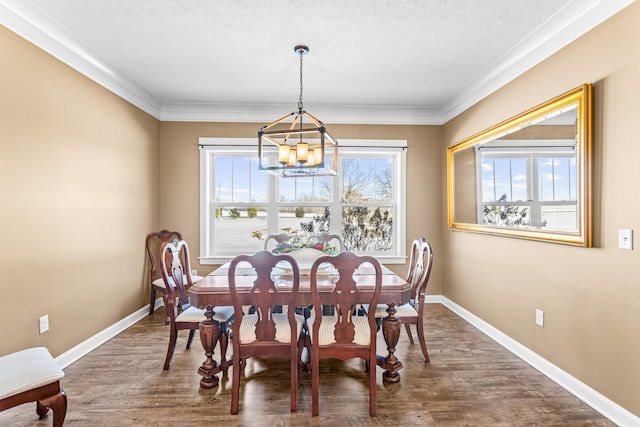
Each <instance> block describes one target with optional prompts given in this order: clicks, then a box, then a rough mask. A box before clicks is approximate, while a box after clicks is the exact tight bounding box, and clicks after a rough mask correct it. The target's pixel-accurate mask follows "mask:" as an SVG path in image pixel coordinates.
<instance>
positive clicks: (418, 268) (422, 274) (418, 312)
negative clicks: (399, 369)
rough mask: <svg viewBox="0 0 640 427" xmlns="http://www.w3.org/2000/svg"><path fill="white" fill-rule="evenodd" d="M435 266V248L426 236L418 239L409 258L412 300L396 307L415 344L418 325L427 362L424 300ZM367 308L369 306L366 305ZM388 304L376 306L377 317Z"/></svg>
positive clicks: (383, 312) (421, 345)
mask: <svg viewBox="0 0 640 427" xmlns="http://www.w3.org/2000/svg"><path fill="white" fill-rule="evenodd" d="M432 266H433V249H432V247H431V243H429V242H428V241H427V240H426V239H425V238H424V237H421V238H420V239H416V240H414V241H413V244H412V245H411V257H410V258H409V271H408V273H407V282H409V283H410V284H411V300H410V301H409V302H408V303H406V304H404V305H401V306H399V307H396V314H395V315H396V317H397V318H399V319H400V322H401V323H402V324H404V327H405V329H406V331H407V335H408V336H409V342H410V343H411V344H413V336H412V335H411V325H416V334H417V335H418V341H420V348H421V349H422V355H423V356H424V361H425V362H426V363H429V362H430V359H429V353H428V352H427V344H426V342H425V338H424V324H423V321H424V318H423V315H424V300H425V296H426V291H427V285H428V283H429V276H430V275H431V267H432ZM364 308H365V310H368V309H369V308H368V307H367V306H365V307H364ZM387 308H388V306H387V305H386V304H378V305H377V306H376V310H375V313H376V318H377V319H382V318H384V317H386V316H387Z"/></svg>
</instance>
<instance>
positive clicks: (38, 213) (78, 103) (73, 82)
mask: <svg viewBox="0 0 640 427" xmlns="http://www.w3.org/2000/svg"><path fill="white" fill-rule="evenodd" d="M0 52H2V54H0V94H1V95H0V153H1V154H0V199H1V200H2V202H1V205H0V224H1V225H2V229H3V230H2V231H3V232H2V234H3V239H2V243H1V244H0V259H1V260H2V261H1V262H0V291H1V293H2V295H3V304H2V309H1V310H0V325H2V327H0V354H6V353H9V352H12V351H17V350H21V349H23V348H26V347H34V346H45V347H48V348H49V350H50V351H51V353H52V354H53V355H54V356H58V355H60V354H61V353H63V352H65V351H67V350H69V349H70V348H72V347H74V346H75V345H77V344H79V343H81V342H82V341H84V340H86V339H88V338H90V337H92V336H93V335H95V334H96V333H98V332H100V331H102V330H104V329H105V328H107V327H109V326H111V325H113V324H114V323H116V322H117V321H119V320H121V319H123V318H124V317H125V316H127V315H129V314H131V313H133V312H134V311H136V310H138V309H140V308H141V307H143V306H144V305H145V304H146V303H147V302H148V301H147V298H148V290H147V286H145V284H144V283H143V274H144V267H145V264H144V262H145V258H144V257H145V254H144V243H143V242H144V237H145V235H146V233H147V232H148V231H149V230H152V229H155V228H157V227H158V224H159V213H158V208H159V186H158V164H159V161H160V158H159V140H160V127H159V122H158V120H156V119H154V118H153V117H151V116H149V115H147V114H145V113H143V112H141V111H140V110H139V109H137V108H135V107H133V106H132V105H131V104H129V103H128V102H126V101H123V100H122V99H121V98H119V97H118V96H116V95H114V94H112V93H111V92H109V91H107V90H106V89H104V88H103V87H101V86H99V85H97V84H96V83H94V82H93V81H91V80H89V79H87V78H86V77H84V76H82V75H80V74H79V73H78V72H76V71H74V70H72V69H71V68H69V67H68V66H66V65H64V64H63V63H61V62H60V61H58V60H56V59H54V58H53V57H51V56H50V55H48V54H46V53H44V52H43V51H42V50H40V49H38V48H37V47H35V46H34V45H32V44H30V43H28V42H26V41H24V40H23V39H21V38H20V37H18V36H16V35H15V34H14V33H12V32H10V31H8V30H6V29H5V28H4V27H0ZM45 314H48V315H49V323H50V330H49V332H46V333H45V334H42V335H39V334H38V327H37V324H38V323H37V319H38V317H40V316H43V315H45Z"/></svg>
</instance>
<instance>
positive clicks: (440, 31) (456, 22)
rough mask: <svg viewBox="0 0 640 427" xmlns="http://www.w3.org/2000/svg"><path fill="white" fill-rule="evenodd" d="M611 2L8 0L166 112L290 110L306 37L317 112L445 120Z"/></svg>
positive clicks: (310, 98)
mask: <svg viewBox="0 0 640 427" xmlns="http://www.w3.org/2000/svg"><path fill="white" fill-rule="evenodd" d="M601 2H602V1H600V0H447V1H444V0H442V1H435V0H432V1H429V0H423V1H419V0H350V1H345V0H322V1H301V0H270V1H268V2H267V1H255V0H252V1H249V0H234V1H215V0H183V1H178V0H93V1H87V0H30V1H29V0H15V1H14V0H0V4H2V3H4V4H5V5H8V6H6V7H7V8H9V9H12V10H14V11H15V10H18V9H19V10H20V11H23V18H24V19H27V20H31V23H32V24H33V25H34V26H39V27H46V28H45V29H42V28H41V30H42V31H43V32H49V33H56V34H57V38H58V39H64V40H66V43H67V44H69V43H70V41H71V42H73V44H74V46H73V47H72V48H71V50H74V51H75V52H78V51H79V52H81V53H80V56H84V57H85V58H89V59H90V61H91V62H93V63H97V64H98V65H99V66H100V67H102V68H103V69H107V70H108V71H109V72H111V73H113V74H115V75H118V76H124V78H125V79H126V80H130V81H128V82H127V84H128V85H131V84H133V85H137V86H138V92H139V93H142V96H143V97H145V98H147V99H150V100H151V101H150V103H151V104H155V105H156V106H157V108H159V109H160V110H162V109H163V108H166V107H167V106H172V108H174V109H183V110H185V111H187V110H189V108H192V109H194V108H200V109H201V110H202V109H203V108H204V106H207V105H215V106H217V107H218V108H219V107H221V106H227V107H229V108H231V109H233V110H235V111H240V110H241V109H242V107H243V106H244V107H247V108H253V109H254V110H256V108H257V109H259V110H260V109H261V111H263V112H267V111H268V112H269V113H271V112H272V111H274V112H275V111H278V112H280V111H284V112H288V110H293V109H295V106H296V104H297V100H298V94H299V69H298V67H299V58H298V56H297V55H296V54H295V53H294V52H293V47H294V46H295V45H296V44H306V45H308V46H309V47H310V53H309V54H308V55H306V56H304V101H305V106H306V107H307V108H308V109H309V110H310V111H312V110H313V108H314V106H315V107H318V108H323V109H324V110H323V111H327V110H328V109H330V108H331V107H334V108H335V109H338V108H339V107H342V108H360V109H362V108H375V109H385V108H387V109H388V108H391V109H394V108H395V109H400V110H402V111H418V112H420V111H424V112H425V114H428V113H429V112H431V113H434V112H435V113H434V114H435V115H436V116H438V117H440V119H439V120H442V119H443V118H446V116H447V114H449V115H450V114H451V113H447V112H448V111H452V110H455V109H456V105H457V104H456V103H459V101H457V98H464V97H465V96H467V95H465V93H466V92H465V91H467V92H472V91H473V90H477V87H480V86H481V85H482V84H484V83H485V82H484V81H483V79H484V80H487V76H488V75H491V73H494V74H495V73H496V70H499V69H500V67H503V68H504V66H505V65H504V64H506V65H510V64H508V62H509V61H511V63H513V62H514V61H515V60H514V58H515V55H520V56H526V55H527V54H530V52H531V51H532V50H534V49H536V48H538V47H539V46H540V45H541V44H544V43H545V42H546V41H547V40H548V37H551V36H553V34H551V35H550V36H548V37H547V36H546V35H545V36H544V37H541V34H542V33H543V32H545V31H546V32H547V33H549V32H553V31H556V32H558V31H560V30H561V28H558V27H559V26H561V25H566V24H567V23H570V22H573V21H574V20H575V19H578V18H579V17H580V15H583V14H584V13H585V10H588V8H594V7H597V6H598V5H599V4H600V3H601ZM609 2H611V0H609ZM18 3H19V4H18ZM627 3H628V2H627ZM25 10H26V12H24V11H25ZM0 12H2V10H1V9H0ZM36 18H37V22H34V20H35V19H36ZM56 34H54V35H53V36H54V37H56ZM63 43H64V42H63ZM527 43H528V44H527ZM516 59H517V58H516ZM320 118H322V117H320ZM325 121H326V120H325ZM338 121H339V120H338ZM418 121H419V120H418Z"/></svg>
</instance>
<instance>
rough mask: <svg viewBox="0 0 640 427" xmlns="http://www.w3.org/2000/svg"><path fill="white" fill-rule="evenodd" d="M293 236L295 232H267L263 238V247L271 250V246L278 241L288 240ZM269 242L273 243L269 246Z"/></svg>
mask: <svg viewBox="0 0 640 427" xmlns="http://www.w3.org/2000/svg"><path fill="white" fill-rule="evenodd" d="M294 236H295V234H290V233H279V234H269V235H268V236H267V237H266V238H265V239H264V249H269V250H273V247H275V246H277V245H278V243H282V242H288V241H289V240H291V239H293V237H294ZM271 242H274V243H275V244H274V246H273V247H272V246H271Z"/></svg>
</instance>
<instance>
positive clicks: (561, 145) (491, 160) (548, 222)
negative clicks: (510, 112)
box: [447, 84, 593, 247]
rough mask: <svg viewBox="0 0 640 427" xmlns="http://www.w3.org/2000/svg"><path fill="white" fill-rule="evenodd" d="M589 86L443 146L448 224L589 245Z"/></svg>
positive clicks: (542, 239) (590, 187) (590, 198)
mask: <svg viewBox="0 0 640 427" xmlns="http://www.w3.org/2000/svg"><path fill="white" fill-rule="evenodd" d="M591 138H592V111H591V84H584V85H582V86H579V87H577V88H575V89H573V90H571V91H569V92H567V93H564V94H562V95H560V96H558V97H556V98H554V99H552V100H550V101H547V102H545V103H544V104H541V105H539V106H537V107H534V108H532V109H530V110H528V111H525V112H524V113H522V114H519V115H517V116H515V117H513V118H511V119H509V120H506V121H504V122H502V123H499V124H497V125H495V126H493V127H491V128H489V129H487V130H485V131H483V132H480V133H478V134H476V135H474V136H472V137H470V138H467V139H465V140H463V141H461V142H459V143H457V144H455V145H453V146H451V147H449V148H448V149H447V216H448V224H449V228H450V229H453V230H464V231H471V232H478V233H487V234H496V235H503V236H508V237H517V238H524V239H533V240H540V241H548V242H555V243H563V244H569V245H576V246H584V247H591V246H592V234H593V232H592V210H593V209H592V204H593V201H592V183H591V173H592V148H591Z"/></svg>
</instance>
